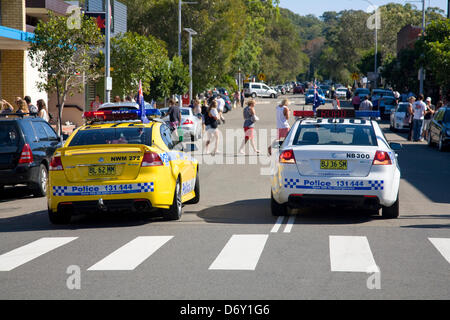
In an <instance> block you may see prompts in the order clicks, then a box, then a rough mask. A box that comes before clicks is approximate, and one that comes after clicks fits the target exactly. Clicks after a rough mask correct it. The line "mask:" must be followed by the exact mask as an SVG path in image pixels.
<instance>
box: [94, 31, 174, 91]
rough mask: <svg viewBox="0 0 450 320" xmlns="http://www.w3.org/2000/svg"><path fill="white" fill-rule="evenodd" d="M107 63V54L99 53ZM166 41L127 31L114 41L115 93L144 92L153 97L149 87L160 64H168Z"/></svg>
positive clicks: (112, 40) (112, 58)
mask: <svg viewBox="0 0 450 320" xmlns="http://www.w3.org/2000/svg"><path fill="white" fill-rule="evenodd" d="M100 55H101V57H102V60H103V61H104V54H103V53H101V54H100ZM167 60H168V57H167V50H166V48H165V44H164V42H162V41H160V40H158V39H156V38H154V37H152V36H143V35H139V34H137V33H135V32H126V33H124V34H121V35H119V36H117V37H114V38H112V39H111V67H112V71H111V77H112V78H113V91H114V93H115V94H118V95H120V96H122V97H124V96H126V95H129V94H133V93H136V92H137V88H138V86H139V80H141V81H142V91H143V92H144V93H145V94H150V84H151V82H152V81H153V80H154V76H155V74H157V73H158V72H160V71H161V70H159V68H160V66H161V65H164V64H166V63H167Z"/></svg>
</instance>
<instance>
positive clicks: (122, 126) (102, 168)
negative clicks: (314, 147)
mask: <svg viewBox="0 0 450 320" xmlns="http://www.w3.org/2000/svg"><path fill="white" fill-rule="evenodd" d="M154 110H155V111H157V110H156V109H154ZM151 111H152V110H147V114H148V112H150V113H151ZM138 113H139V111H136V110H128V111H123V110H122V111H120V110H118V111H114V110H105V111H96V112H86V113H85V114H84V116H85V118H86V120H87V124H86V125H84V126H82V127H80V128H78V129H77V130H76V131H74V133H73V134H72V135H71V136H70V137H69V138H68V140H67V141H66V142H65V144H64V147H62V148H59V149H57V150H56V151H55V154H54V156H53V158H52V161H51V164H50V166H49V180H48V188H47V199H48V214H49V219H50V221H51V222H52V223H55V224H62V223H69V222H70V219H71V217H72V216H73V215H74V214H78V213H86V212H91V211H93V210H100V211H116V210H121V211H123V210H127V211H137V212H142V211H153V210H155V209H162V210H160V211H162V213H163V216H164V217H165V218H166V219H167V220H178V219H180V217H181V214H182V205H183V203H197V202H198V201H199V199H200V185H199V177H198V161H197V160H195V159H194V158H193V157H192V156H191V155H190V154H189V153H187V152H183V151H177V150H178V148H177V147H176V146H177V144H176V142H174V139H173V138H172V135H171V131H170V129H169V127H168V126H167V125H166V124H165V123H164V122H162V121H161V120H158V119H156V118H155V119H151V121H150V122H149V123H143V122H142V121H140V120H139V115H138Z"/></svg>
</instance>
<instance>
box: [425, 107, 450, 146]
mask: <svg viewBox="0 0 450 320" xmlns="http://www.w3.org/2000/svg"><path fill="white" fill-rule="evenodd" d="M434 144H437V145H438V149H439V151H444V150H446V149H448V147H449V145H450V107H442V108H439V109H438V111H436V113H435V114H434V117H433V119H432V120H431V122H430V129H428V145H429V146H432V145H434Z"/></svg>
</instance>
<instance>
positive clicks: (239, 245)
mask: <svg viewBox="0 0 450 320" xmlns="http://www.w3.org/2000/svg"><path fill="white" fill-rule="evenodd" d="M268 237H269V235H267V234H244V235H237V234H235V235H233V236H232V237H231V238H230V240H228V242H227V244H226V245H225V247H224V248H223V249H222V251H221V252H220V253H219V255H218V256H217V258H216V260H214V262H213V263H212V264H211V265H210V266H209V270H255V268H256V265H257V263H258V260H259V257H260V256H261V253H262V251H263V249H264V246H265V245H266V241H267V238H268Z"/></svg>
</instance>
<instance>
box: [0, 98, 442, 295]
mask: <svg viewBox="0 0 450 320" xmlns="http://www.w3.org/2000/svg"><path fill="white" fill-rule="evenodd" d="M281 98H282V97H280V98H278V99H258V100H257V105H256V110H257V115H258V116H259V118H260V121H259V122H258V123H257V128H258V131H257V137H258V138H259V141H260V143H261V144H260V145H259V149H260V150H261V154H260V155H256V154H255V153H254V152H253V151H252V150H250V151H248V150H247V154H246V155H238V154H237V148H238V147H239V145H240V143H241V141H242V140H241V139H242V137H243V132H242V124H243V119H242V109H240V107H238V108H237V109H235V110H233V111H231V112H229V113H227V114H226V115H225V117H226V123H225V124H224V125H222V126H220V129H221V131H222V132H223V134H224V137H223V139H222V142H224V140H225V142H230V141H231V140H232V137H233V136H234V135H236V136H237V138H235V140H236V141H237V143H234V144H233V143H231V144H230V143H225V144H224V147H223V148H220V149H219V150H220V151H221V154H219V155H216V156H215V157H212V156H210V155H202V152H201V150H199V151H198V152H196V154H197V157H198V158H200V160H201V162H202V164H201V167H200V183H201V200H200V203H199V204H197V205H187V206H185V207H184V215H183V217H182V219H181V220H180V221H175V222H163V221H161V220H159V219H158V218H153V217H148V216H142V215H131V216H130V215H124V214H120V215H119V214H115V215H96V216H80V217H76V218H75V219H74V221H73V222H72V224H70V225H68V226H54V225H52V224H50V222H49V221H48V218H47V212H46V200H45V198H33V197H31V195H28V194H27V192H26V190H25V189H24V188H20V187H18V188H14V189H13V188H7V189H6V190H5V191H4V192H3V193H2V194H1V195H0V288H1V290H0V299H176V300H182V299H189V300H196V299H201V300H203V299H257V300H259V299H261V300H265V299H288V300H291V299H449V298H450V192H449V190H450V153H449V152H447V153H441V152H438V151H437V150H436V149H434V148H430V147H428V146H427V145H426V144H425V143H411V142H408V141H406V139H405V136H406V135H405V134H403V133H392V132H390V131H389V126H388V124H386V123H384V122H382V127H383V129H384V131H385V134H386V137H387V138H388V140H391V141H397V142H401V143H402V144H403V149H402V150H401V151H400V152H398V154H399V155H398V157H399V161H400V167H401V172H402V180H401V185H400V217H399V218H398V219H395V220H384V219H382V218H381V216H374V215H372V216H370V215H369V214H368V213H367V212H364V211H360V210H359V211H352V212H348V211H337V210H335V209H332V208H330V209H327V210H312V211H308V212H304V213H299V214H297V215H294V216H292V217H285V218H280V219H277V218H275V217H273V216H272V215H271V213H270V183H269V179H270V178H269V176H268V175H267V173H268V171H269V168H270V161H269V157H268V156H267V152H266V150H267V145H265V144H264V141H267V143H270V141H271V138H270V132H271V131H270V130H271V129H273V128H274V127H275V105H276V103H277V102H279V101H280V100H281ZM289 98H290V99H291V101H292V102H293V103H292V105H291V109H294V110H299V109H302V108H304V105H303V102H304V99H303V96H289ZM325 107H327V106H325ZM305 108H310V106H306V107H305ZM291 122H293V119H292V120H291ZM261 129H265V130H261ZM227 130H228V131H227ZM227 135H228V136H227ZM239 135H240V136H239ZM227 137H228V138H227ZM230 146H231V147H230ZM247 149H248V146H247ZM214 162H215V163H214ZM375 266H376V267H375Z"/></svg>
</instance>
